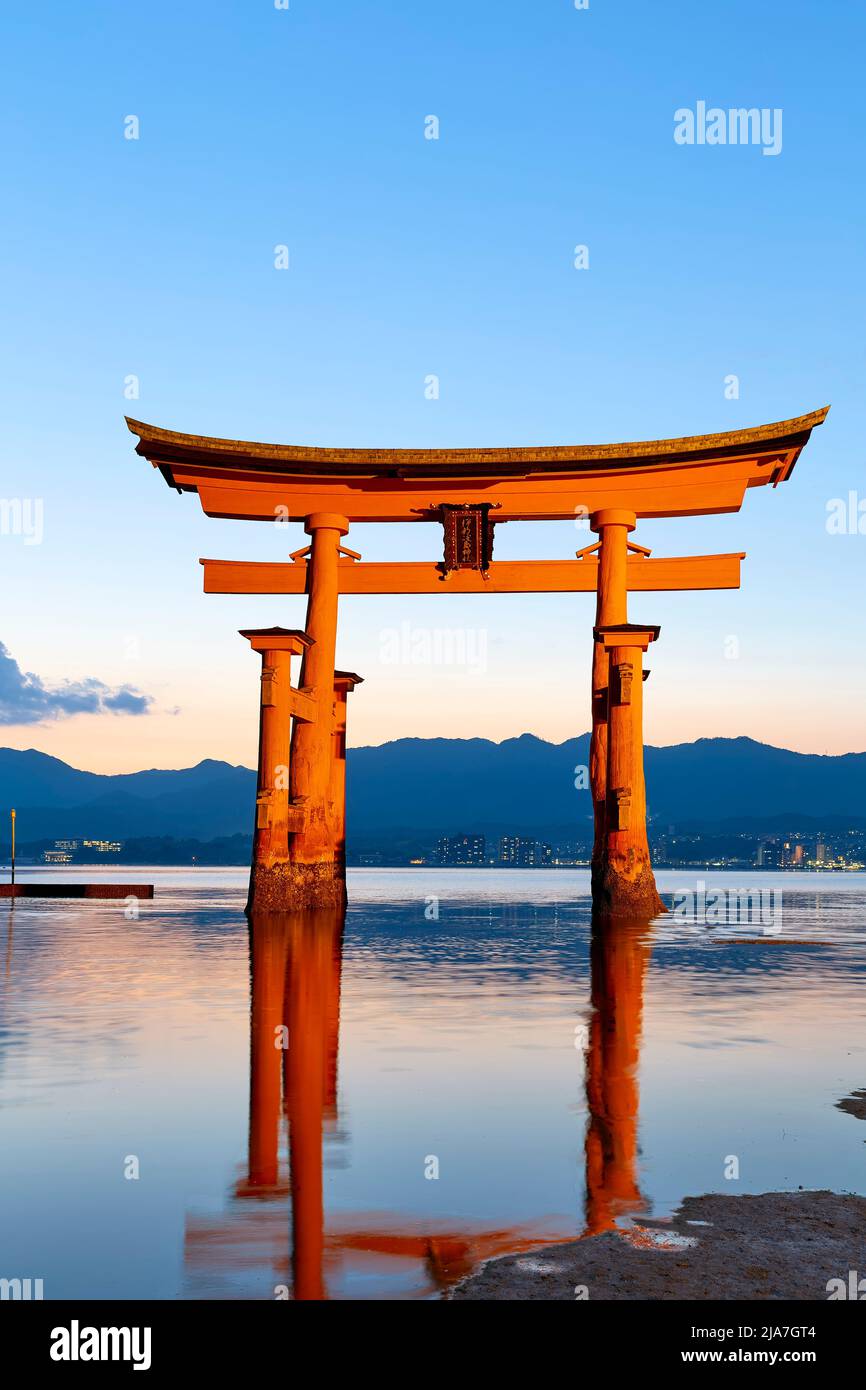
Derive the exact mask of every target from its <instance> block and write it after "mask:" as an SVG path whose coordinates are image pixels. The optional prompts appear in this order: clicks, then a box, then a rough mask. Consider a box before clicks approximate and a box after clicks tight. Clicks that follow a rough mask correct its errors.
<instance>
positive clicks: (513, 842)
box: [499, 835, 553, 869]
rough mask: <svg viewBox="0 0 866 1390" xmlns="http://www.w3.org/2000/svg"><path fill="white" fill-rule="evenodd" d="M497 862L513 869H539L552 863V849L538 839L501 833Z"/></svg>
mask: <svg viewBox="0 0 866 1390" xmlns="http://www.w3.org/2000/svg"><path fill="white" fill-rule="evenodd" d="M499 863H500V864H502V865H507V866H509V867H510V868H515V869H539V868H542V867H543V866H544V865H545V864H552V863H553V850H552V848H551V846H550V845H544V844H542V843H541V841H540V840H524V839H521V838H520V836H518V835H503V837H502V839H501V840H500V841H499Z"/></svg>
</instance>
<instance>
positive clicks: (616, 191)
mask: <svg viewBox="0 0 866 1390" xmlns="http://www.w3.org/2000/svg"><path fill="white" fill-rule="evenodd" d="M3 30H4V32H3V36H2V37H3V49H4V52H5V55H6V66H7V75H6V78H5V81H4V86H3V92H2V104H3V108H4V116H3V132H4V158H3V170H4V193H5V216H4V218H3V219H2V223H0V246H2V257H3V266H4V271H5V274H4V279H3V318H4V323H5V325H6V332H5V333H4V334H3V336H2V343H0V352H2V362H0V391H2V397H3V421H4V429H3V437H2V486H0V493H2V497H3V498H5V499H16V498H21V499H25V498H29V499H39V500H40V501H41V503H42V505H43V509H44V535H43V538H42V541H41V543H40V544H25V539H26V538H25V537H23V536H21V535H15V534H3V535H2V536H0V566H2V569H0V577H2V582H3V591H4V594H5V597H6V602H5V604H4V606H3V611H4V620H3V624H2V627H0V640H2V642H3V643H4V644H5V646H6V647H7V649H8V651H9V653H10V655H11V657H12V658H13V660H14V661H16V662H17V663H18V664H19V666H20V667H21V668H22V670H24V671H26V672H33V673H35V675H36V676H37V677H38V678H39V680H40V681H41V682H42V683H43V685H44V686H45V687H46V688H47V689H49V690H50V689H52V688H54V687H56V686H58V685H59V684H60V683H62V682H64V681H71V682H74V683H77V685H80V683H82V682H88V681H97V682H100V683H101V685H100V689H101V688H102V687H104V688H105V690H106V691H108V692H112V691H114V692H117V691H122V690H124V689H125V688H126V687H127V686H131V687H132V688H133V689H134V690H135V691H138V692H141V693H143V694H144V695H146V696H147V697H149V698H148V699H147V700H145V701H144V703H143V709H144V712H143V713H139V714H133V713H127V712H124V710H125V708H126V707H127V706H128V705H129V704H130V701H125V700H124V699H122V698H121V699H120V700H119V701H118V700H117V699H116V696H112V695H111V694H110V693H109V695H108V696H107V701H106V700H100V701H98V702H97V704H98V708H96V709H94V710H91V711H90V712H79V713H74V714H68V713H65V712H63V713H61V714H60V715H59V716H58V717H57V718H52V719H50V720H48V721H46V722H43V723H37V724H34V723H30V724H21V725H16V724H9V723H7V724H6V725H5V727H4V728H3V729H0V741H2V742H4V743H7V744H12V745H14V746H20V747H26V746H31V745H33V746H37V747H40V748H44V749H45V750H46V751H49V752H53V753H56V754H57V755H58V756H61V757H65V758H67V759H68V760H70V761H72V762H76V763H77V764H78V765H80V766H88V767H93V768H96V769H98V770H125V769H130V768H134V767H140V766H145V765H163V766H181V765H185V764H188V763H191V762H195V761H197V760H198V758H200V757H204V756H213V757H227V758H229V759H230V760H232V761H246V762H251V761H252V760H253V757H254V743H255V700H256V681H255V670H254V663H255V658H253V657H252V656H251V654H250V653H249V651H248V650H246V649H245V647H244V644H243V643H242V641H241V639H240V638H239V637H238V636H237V635H236V633H237V629H238V628H239V627H242V626H253V625H257V624H264V623H271V622H275V621H276V622H282V623H285V624H286V625H287V626H301V625H302V622H303V606H302V601H300V600H295V599H290V598H272V599H271V598H266V599H256V600H252V599H243V598H221V597H207V598H206V597H205V596H203V595H202V593H201V574H200V569H199V567H198V565H197V558H198V556H200V555H211V556H221V557H224V558H281V557H283V556H284V555H285V554H286V553H287V552H288V551H289V550H291V549H294V548H296V547H297V546H298V545H300V544H302V543H303V537H302V533H301V529H300V527H293V528H291V529H290V530H287V529H285V528H283V529H279V528H273V527H269V526H260V525H255V524H250V523H231V522H218V521H213V520H209V519H207V518H205V517H204V516H203V515H202V513H201V511H200V508H199V505H198V502H197V500H196V499H195V498H193V497H189V496H187V497H183V498H179V497H177V496H176V495H175V494H173V493H171V492H169V490H168V489H167V488H166V487H165V485H164V484H163V482H162V480H161V478H160V477H159V475H158V474H156V473H154V472H152V471H151V469H150V467H149V465H147V464H146V463H145V462H144V461H143V460H141V459H138V458H136V456H135V455H134V453H133V446H134V440H133V439H132V437H131V436H130V435H129V434H128V433H127V431H126V428H125V425H124V423H123V416H124V414H125V413H128V414H131V415H134V416H136V417H138V418H140V419H144V420H148V421H152V422H155V423H157V424H160V425H164V426H168V427H173V428H177V429H181V430H188V431H191V432H198V433H204V434H215V435H220V434H223V435H228V436H233V437H241V438H252V439H272V440H278V441H281V442H286V443H294V442H308V443H315V444H344V445H365V444H369V445H380V446H388V445H394V446H417V447H423V446H437V445H439V446H446V445H457V444H479V445H485V444H488V445H494V444H501V445H508V444H534V443H551V444H554V443H570V442H593V441H608V440H620V439H631V438H654V437H658V436H662V437H666V436H671V435H679V434H692V433H702V432H710V431H716V430H724V429H735V428H739V427H744V426H748V425H755V424H760V423H763V422H766V421H770V420H776V419H783V418H786V417H788V416H792V415H797V414H800V413H803V412H805V411H808V410H811V409H814V408H815V407H817V406H819V405H823V404H826V403H828V402H829V403H832V406H833V409H832V412H831V415H830V418H829V420H828V422H827V423H826V424H825V425H824V426H823V427H822V428H821V429H820V430H818V431H816V433H815V435H814V436H813V439H812V442H811V443H810V445H809V447H808V449H807V450H806V452H805V454H804V456H803V458H802V460H801V462H800V464H799V465H798V468H797V469H796V470H795V473H794V475H793V478H792V480H791V481H790V482H789V483H788V484H786V485H785V486H784V487H782V488H779V489H777V490H776V491H775V492H770V491H769V490H768V489H759V490H754V491H752V492H751V493H749V494H748V495H747V498H746V502H745V505H744V508H743V510H742V512H741V513H739V514H738V515H733V516H726V517H718V518H695V519H689V520H685V521H682V520H681V521H677V522H652V523H645V524H643V525H641V526H640V528H639V530H638V532H637V533H636V539H638V540H640V541H642V542H643V543H645V544H649V545H651V546H652V547H653V548H654V551H655V553H656V554H688V553H699V552H702V551H713V550H717V549H724V550H740V549H742V550H745V551H747V552H748V556H749V558H748V559H747V561H746V563H745V566H744V572H743V588H742V589H741V590H740V591H739V592H733V593H720V594H695V595H687V594H678V595H664V594H660V595H646V596H639V597H638V598H635V599H633V600H632V610H631V616H632V617H634V618H636V619H646V620H648V621H653V622H660V623H661V624H662V637H661V641H660V642H659V643H658V644H657V647H656V648H655V649H654V650H653V652H652V658H653V660H652V663H651V664H652V666H653V670H654V677H653V682H652V684H651V686H650V687H648V700H647V737H648V739H649V740H650V741H653V742H657V743H671V742H677V741H679V740H681V739H686V738H694V737H699V736H701V735H714V734H727V735H734V734H750V735H752V736H753V737H757V738H762V739H765V740H766V741H768V742H778V743H781V744H785V745H786V746H789V747H795V748H802V749H805V750H810V751H816V752H842V751H847V750H852V749H858V750H859V749H863V748H864V747H866V737H864V734H863V727H862V726H863V720H862V715H861V710H862V708H863V705H864V696H866V658H864V653H863V646H862V643H860V642H859V641H857V640H856V639H855V640H854V641H853V642H852V641H851V636H852V631H851V628H852V620H853V623H854V624H855V628H856V625H857V624H858V621H859V609H860V606H861V595H862V592H863V578H864V555H866V536H862V535H845V536H839V535H830V534H828V532H827V529H826V515H827V504H828V502H829V501H830V500H831V499H833V498H835V497H845V498H847V497H848V493H849V491H851V490H854V491H855V492H856V494H857V498H858V499H859V498H860V497H866V479H864V464H863V455H864V451H863V435H864V390H863V388H864V366H866V345H864V336H863V324H864V275H863V251H862V248H863V245H864V241H866V237H864V231H866V228H864V194H863V166H862V134H863V130H864V125H866V100H864V96H863V82H862V58H863V52H864V39H866V19H864V15H863V12H862V10H860V8H859V7H856V6H853V5H848V4H844V3H840V2H839V0H834V3H830V4H825V5H823V6H820V7H819V6H816V5H814V4H804V3H790V0H786V2H785V3H782V0H767V3H762V4H760V5H755V4H754V3H753V0H752V3H746V0H734V3H728V4H725V5H712V4H701V5H693V6H686V5H682V4H680V5H675V4H672V3H656V4H648V3H643V4H641V3H637V0H626V3H612V2H610V0H590V5H589V8H588V9H587V10H580V11H578V10H576V9H575V8H574V6H573V0H550V2H549V3H536V4H532V5H530V4H526V3H515V2H514V0H504V3H494V0H477V3H472V4H466V3H463V4H458V3H455V2H453V0H449V2H448V3H431V4H428V5H423V4H412V5H410V4H406V3H403V4H397V3H386V2H384V0H380V2H379V3H369V4H359V3H354V4H350V3H327V2H326V0H318V3H313V0H291V8H290V9H289V10H288V11H282V10H277V9H276V8H275V7H274V5H273V3H271V2H270V0H245V3H235V4H220V3H211V4H208V5H207V6H202V5H199V4H190V3H183V2H182V3H174V4H168V3H148V4H145V3H140V4H135V3H131V4H123V5H118V4H116V3H111V4H109V3H105V4H94V3H88V4H84V5H82V6H78V7H71V6H68V5H61V4H59V3H47V4H40V5H39V6H27V7H25V6H24V5H23V4H20V3H19V5H18V6H17V7H7V10H6V17H5V19H4V23H3ZM699 100H704V101H706V102H707V104H708V105H709V106H719V107H722V108H723V109H728V108H731V107H739V106H746V107H759V108H764V107H766V108H770V109H776V108H779V109H781V110H782V112H783V147H782V151H781V153H780V154H779V155H778V156H776V157H767V156H764V155H763V154H762V151H761V149H760V148H759V147H755V146H726V147H709V146H691V147H688V146H680V145H677V144H676V143H675V141H674V139H673V130H674V113H675V111H676V110H677V109H679V108H681V107H694V106H695V104H696V103H697V102H698V101H699ZM431 114H432V115H436V116H437V117H438V118H439V121H440V138H439V139H438V140H435V141H433V140H426V139H425V138H424V122H425V117H427V116H429V115H431ZM129 115H136V116H137V117H138V118H139V121H140V138H139V139H138V140H127V139H125V138H124V119H125V118H126V117H127V116H129ZM277 244H286V245H287V246H288V247H289V251H290V260H291V264H290V269H289V270H288V271H277V270H275V268H274V247H275V245H277ZM577 244H586V245H587V246H588V247H589V255H590V264H589V269H588V270H585V271H577V270H575V269H574V266H573V248H574V247H575V245H577ZM430 374H436V375H437V376H439V378H440V398H439V399H438V400H435V401H431V400H428V399H426V398H425V394H424V383H425V378H426V377H427V376H428V375H430ZM730 374H736V376H737V377H738V378H739V383H740V387H739V399H736V400H730V399H726V396H725V378H726V377H727V376H729V375H730ZM130 375H135V376H136V377H138V379H139V382H140V396H139V398H138V399H137V400H128V399H125V397H124V382H125V380H126V378H127V377H129V376H130ZM13 529H14V528H13ZM864 530H866V520H864ZM590 539H591V537H589V536H587V535H586V534H585V533H583V534H581V533H575V529H574V527H573V526H572V525H571V524H570V523H557V524H535V525H528V524H527V525H522V526H520V525H515V524H512V525H509V526H507V527H503V528H501V529H500V530H499V532H498V533H497V540H496V545H497V554H498V555H499V556H500V557H509V556H513V557H518V556H519V557H527V558H532V557H537V558H545V557H553V556H568V555H570V554H572V553H573V551H574V549H575V548H576V546H579V545H584V544H586V543H587V542H588V541H589V540H590ZM347 543H348V544H349V545H351V546H353V547H354V548H355V549H358V550H360V551H362V552H363V554H364V556H365V557H366V558H370V559H373V558H379V559H383V558H409V557H414V558H424V557H428V556H429V557H430V558H431V559H433V558H438V557H439V553H440V547H441V538H440V536H439V534H438V532H437V531H436V529H434V528H432V527H426V526H414V527H411V526H407V527H399V528H398V527H390V528H385V527H362V526H358V527H355V528H353V531H352V533H351V534H350V536H349V537H348V538H347ZM591 622H592V602H591V599H589V598H588V597H586V596H581V595H576V596H573V597H564V596H532V597H495V598H487V599H477V600H476V599H457V598H453V599H448V600H442V599H438V598H436V599H423V600H422V599H399V598H398V599H381V600H379V599H360V598H359V599H354V600H345V601H344V603H343V608H342V617H341V633H340V650H339V654H338V656H339V662H340V664H341V665H343V666H346V667H349V668H350V669H354V670H357V671H359V672H361V673H362V674H363V675H364V676H365V677H366V682H365V685H364V686H362V687H361V689H360V690H359V691H358V692H357V693H356V694H355V695H354V696H353V704H352V710H351V715H350V742H353V743H356V744H357V743H376V742H381V741H383V740H384V739H386V738H390V737H394V736H397V735H402V734H419V735H432V734H439V733H441V734H451V735H476V734H477V735H486V736H489V737H494V738H503V737H507V736H509V735H512V734H519V733H521V732H523V731H524V730H526V729H528V730H531V731H533V732H535V733H538V734H540V735H542V736H545V737H549V738H553V739H555V740H561V739H564V738H567V737H569V736H571V735H572V734H574V733H579V732H582V731H583V730H584V729H585V728H586V727H587V724H588V701H587V698H586V692H587V686H588V681H589V664H590V645H591V639H590V627H591ZM403 624H409V627H410V629H412V630H415V629H421V630H424V631H427V630H430V629H433V628H446V629H449V630H453V631H458V632H464V633H466V632H468V633H470V634H474V636H472V637H471V638H470V643H469V645H470V648H471V650H473V651H474V652H475V653H476V656H477V654H478V653H479V652H480V651H483V660H478V659H476V660H475V662H474V664H470V665H469V666H465V667H452V666H442V665H439V666H432V667H430V666H427V667H425V666H423V665H413V664H412V663H403V664H402V665H401V664H400V663H398V664H397V665H394V664H390V663H388V662H387V661H383V659H382V652H383V649H384V644H385V642H386V638H387V634H388V633H390V632H392V631H393V630H394V629H397V630H402V625H403ZM732 637H735V638H736V639H737V642H736V646H735V647H732V644H731V642H730V640H729V639H730V638H732ZM732 650H735V651H736V653H737V654H736V655H735V656H733V657H732V656H731V655H730V653H731V651H732ZM539 677H540V679H539ZM76 688H77V687H76ZM112 700H114V703H115V705H116V706H117V708H118V709H119V711H120V712H115V708H114V707H113V706H112ZM132 703H133V705H134V702H132ZM32 704H33V702H32V700H31V701H30V705H31V707H32ZM62 705H63V701H62V699H61V700H59V701H58V709H60V707H62ZM4 717H5V718H9V717H14V710H13V711H12V714H11V715H10V714H9V713H8V712H7V715H6V716H4Z"/></svg>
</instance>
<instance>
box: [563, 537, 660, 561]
mask: <svg viewBox="0 0 866 1390" xmlns="http://www.w3.org/2000/svg"><path fill="white" fill-rule="evenodd" d="M626 548H627V549H628V550H630V551H631V552H632V554H634V555H646V556H649V555H652V551H651V550H648V549H647V547H646V546H645V545H638V543H637V541H628V540H627V541H626ZM600 549H601V541H596V543H595V545H585V546H584V547H583V549H582V550H576V551H575V552H574V553H575V556H576V557H577V559H578V560H585V559H586V557H587V555H594V554H595V552H596V551H597V550H600Z"/></svg>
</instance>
